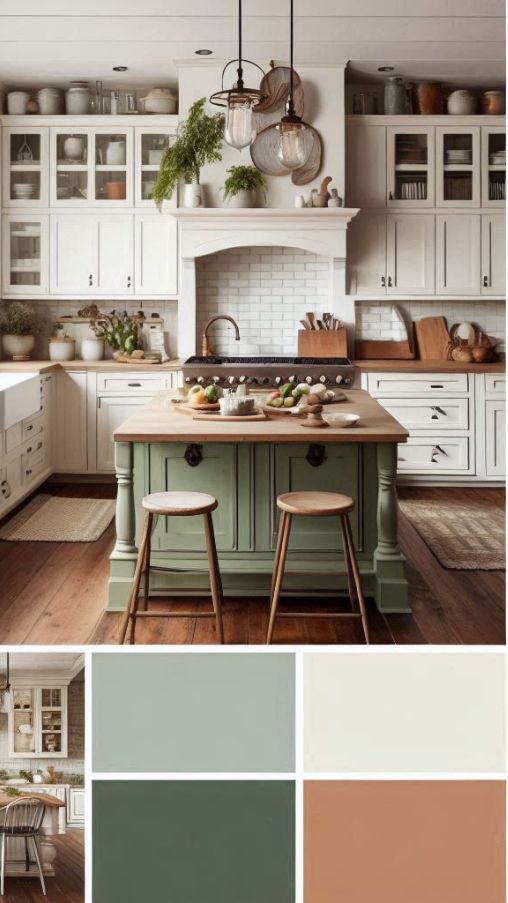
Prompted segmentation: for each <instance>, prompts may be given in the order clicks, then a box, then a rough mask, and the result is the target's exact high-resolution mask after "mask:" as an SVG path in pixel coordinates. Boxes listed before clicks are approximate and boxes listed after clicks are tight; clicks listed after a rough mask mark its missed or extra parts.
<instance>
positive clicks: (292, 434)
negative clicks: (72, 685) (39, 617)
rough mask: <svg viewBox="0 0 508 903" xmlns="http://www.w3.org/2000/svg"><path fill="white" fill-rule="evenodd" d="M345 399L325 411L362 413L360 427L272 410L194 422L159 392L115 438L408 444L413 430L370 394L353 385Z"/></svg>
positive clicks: (170, 394) (171, 394) (166, 394)
mask: <svg viewBox="0 0 508 903" xmlns="http://www.w3.org/2000/svg"><path fill="white" fill-rule="evenodd" d="M345 395H346V398H347V401H343V402H340V403H337V404H331V405H327V406H326V407H325V409H324V413H332V412H340V413H344V414H346V413H350V414H352V413H354V414H359V415H360V421H359V423H358V426H356V427H353V428H350V429H344V428H340V427H333V426H329V427H326V428H317V429H316V428H309V427H304V426H302V420H303V418H301V417H295V416H294V415H293V414H285V415H284V414H274V415H273V416H272V417H270V419H268V420H251V421H250V422H249V419H248V417H245V418H244V419H242V421H238V420H226V419H224V420H213V421H210V422H209V423H207V422H206V421H204V420H193V419H192V417H191V416H189V415H188V414H183V413H180V412H178V411H176V410H174V408H173V406H172V399H173V398H175V399H176V398H180V396H179V395H178V393H175V392H160V393H159V394H158V395H156V396H155V398H154V399H153V400H152V401H150V402H149V403H148V404H146V405H145V406H144V407H142V408H140V410H139V411H138V412H136V414H133V416H132V417H129V418H128V419H127V420H126V421H125V422H124V423H122V424H121V426H119V427H118V429H116V430H115V432H114V434H113V438H114V439H115V441H116V442H198V443H199V442H405V441H406V439H407V438H408V435H409V433H408V432H407V430H405V429H404V427H403V426H401V425H400V423H399V422H398V421H397V420H395V418H394V417H392V416H391V414H389V413H388V412H387V411H385V409H384V408H382V407H381V405H380V404H378V402H377V401H375V400H374V399H373V398H372V396H371V395H369V393H368V392H365V391H363V390H361V389H351V390H348V391H347V392H345Z"/></svg>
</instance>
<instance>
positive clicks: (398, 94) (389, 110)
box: [384, 75, 409, 116]
mask: <svg viewBox="0 0 508 903" xmlns="http://www.w3.org/2000/svg"><path fill="white" fill-rule="evenodd" d="M384 111H385V114H386V115H387V116H400V115H403V114H405V113H408V112H409V104H408V93H407V87H406V83H405V81H404V79H403V78H402V77H401V76H400V75H390V76H389V77H388V78H387V79H386V83H385V91H384Z"/></svg>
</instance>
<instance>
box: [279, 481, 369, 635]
mask: <svg viewBox="0 0 508 903" xmlns="http://www.w3.org/2000/svg"><path fill="white" fill-rule="evenodd" d="M354 506H355V503H354V502H353V499H350V498H349V497H348V496H347V495H340V494H339V493H338V492H286V493H284V494H283V495H279V497H278V498H277V507H278V508H280V510H281V511H282V514H281V519H280V524H279V539H278V542H277V551H276V553H275V562H274V570H273V579H272V589H271V594H270V622H269V625H268V635H267V638H266V642H267V644H269V643H271V642H272V637H273V629H274V626H275V618H276V617H279V618H320V617H321V618H361V620H362V625H363V632H364V634H365V640H366V642H367V643H370V638H369V624H368V621H367V610H366V607H365V599H364V597H363V591H362V584H361V580H360V571H359V570H358V563H357V560H356V553H355V547H354V545H353V536H352V533H351V524H350V523H349V517H348V515H349V512H350V511H352V510H353V508H354ZM293 515H297V516H299V517H338V518H339V521H340V527H341V530H342V540H343V546H344V560H345V563H346V573H347V578H348V588H349V598H350V600H351V607H352V611H351V612H337V613H328V612H327V613H323V614H321V613H319V612H309V611H307V612H306V611H302V612H295V613H292V612H291V613H289V612H278V611H277V608H278V605H279V599H280V592H281V588H282V580H283V577H284V565H285V563H286V555H287V550H288V545H289V535H290V533H291V523H292V518H293ZM355 609H356V610H355Z"/></svg>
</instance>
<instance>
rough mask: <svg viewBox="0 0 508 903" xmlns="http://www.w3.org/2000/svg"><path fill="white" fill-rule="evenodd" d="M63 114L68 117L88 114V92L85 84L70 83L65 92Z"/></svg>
mask: <svg viewBox="0 0 508 903" xmlns="http://www.w3.org/2000/svg"><path fill="white" fill-rule="evenodd" d="M65 112H66V113H67V114H69V115H70V116H85V115H86V114H87V113H89V112H90V91H89V90H88V86H87V84H86V82H71V87H70V88H69V90H68V91H66V92H65Z"/></svg>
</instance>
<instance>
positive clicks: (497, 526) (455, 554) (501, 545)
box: [399, 499, 505, 571]
mask: <svg viewBox="0 0 508 903" xmlns="http://www.w3.org/2000/svg"><path fill="white" fill-rule="evenodd" d="M399 505H400V508H401V510H402V512H403V513H404V514H405V515H406V517H407V518H409V520H410V521H411V523H412V525H413V527H415V529H416V530H417V531H418V533H419V534H420V536H421V537H422V539H423V540H424V541H425V542H426V543H427V545H428V546H429V548H430V549H431V551H432V552H433V553H434V555H435V556H436V558H437V559H438V561H439V562H440V564H442V565H443V567H445V568H451V569H454V570H458V571H500V570H503V569H504V567H505V515H504V511H502V510H501V509H500V508H495V507H493V506H491V505H482V504H473V503H466V504H464V503H458V502H454V501H447V502H446V503H443V502H434V501H422V500H420V499H411V500H405V501H399Z"/></svg>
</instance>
